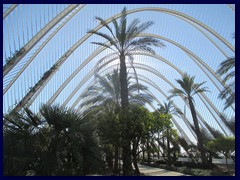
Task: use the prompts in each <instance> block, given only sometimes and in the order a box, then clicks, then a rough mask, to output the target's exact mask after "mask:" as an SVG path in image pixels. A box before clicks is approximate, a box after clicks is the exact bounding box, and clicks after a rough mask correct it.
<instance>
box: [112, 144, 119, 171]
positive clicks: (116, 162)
mask: <svg viewBox="0 0 240 180" xmlns="http://www.w3.org/2000/svg"><path fill="white" fill-rule="evenodd" d="M114 153H115V154H114V167H113V173H114V174H118V171H119V169H118V159H119V157H118V154H119V152H118V146H115V147H114Z"/></svg>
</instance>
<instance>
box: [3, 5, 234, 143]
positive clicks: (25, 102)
mask: <svg viewBox="0 0 240 180" xmlns="http://www.w3.org/2000/svg"><path fill="white" fill-rule="evenodd" d="M84 6H85V5H80V4H74V5H69V6H67V7H66V6H64V8H65V7H66V8H65V9H63V10H62V12H61V13H60V14H58V15H57V16H56V17H52V19H50V21H49V23H47V24H46V25H45V26H44V27H43V28H42V29H41V30H40V31H39V32H38V33H37V34H36V35H35V36H33V38H32V39H31V40H30V41H29V42H27V44H26V45H24V47H23V48H22V49H21V51H20V53H18V54H17V55H16V56H14V58H15V59H14V61H13V63H12V64H8V65H6V64H5V65H4V67H3V69H4V70H3V78H4V83H5V82H6V85H5V84H4V89H3V95H5V94H7V95H8V92H11V93H12V90H15V89H13V88H16V87H15V85H16V84H17V83H16V82H19V79H21V78H20V77H25V76H26V75H25V74H26V73H25V74H24V73H23V72H25V71H26V72H28V71H27V69H28V68H29V65H31V64H32V63H33V62H34V60H35V59H36V60H38V59H37V58H36V57H37V55H38V54H40V52H42V51H43V50H44V47H45V46H46V45H48V44H50V42H51V40H52V39H53V37H54V36H55V35H57V33H58V32H59V31H60V30H61V29H63V28H64V27H65V24H66V23H67V22H68V21H70V20H72V19H73V17H75V16H76V14H77V13H78V12H82V11H81V10H82V8H83V7H84ZM225 6H226V8H227V9H229V11H230V8H231V9H232V11H233V13H232V12H231V14H234V13H235V8H234V6H232V5H230V4H228V5H225ZM16 7H17V4H12V5H11V6H10V7H9V8H8V9H7V10H6V11H5V12H4V13H3V20H4V19H5V18H6V17H7V16H8V15H9V14H10V13H11V12H13V11H14V9H15V8H16ZM84 9H85V8H84ZM140 12H156V13H160V14H161V13H162V14H167V15H169V16H171V17H174V18H177V20H178V21H179V22H180V23H182V22H184V23H187V25H189V26H190V27H192V28H193V29H194V30H196V31H197V32H198V33H200V34H201V36H202V37H203V39H204V41H206V42H207V43H209V44H210V45H211V46H212V48H213V49H214V51H216V53H218V54H219V55H220V56H221V57H223V58H224V57H225V58H226V59H228V58H229V56H231V54H234V53H235V47H234V46H233V45H232V44H231V43H230V41H227V40H226V39H225V38H224V37H226V36H224V35H223V34H221V35H220V34H219V32H217V31H215V30H213V29H212V28H211V26H209V25H207V24H204V23H203V22H201V21H199V20H198V19H196V18H193V17H194V16H193V17H192V16H190V15H188V14H187V13H184V12H180V11H177V10H173V9H167V8H162V7H141V8H134V9H131V10H128V11H127V12H126V14H132V15H136V14H137V13H140ZM12 15H13V14H11V16H12ZM120 16H121V13H118V14H115V15H113V16H111V17H110V16H108V17H109V18H107V19H106V22H107V23H110V22H111V21H112V20H113V19H118V18H119V17H120ZM76 17H77V16H76ZM7 19H9V18H6V19H5V20H7ZM28 20H29V19H28ZM60 21H61V24H60V25H59V26H58V27H57V28H56V29H55V30H54V29H53V28H54V27H56V25H57V24H58V23H59V22H60ZM102 27H103V26H102V25H101V24H99V25H97V26H96V27H95V28H93V30H95V31H98V30H100V29H101V28H102ZM50 30H53V32H52V33H51V34H50V33H49V34H50V35H48V37H47V38H46V40H44V42H43V43H42V44H41V45H40V46H39V47H36V44H37V43H38V42H40V40H41V39H43V37H45V35H46V34H47V33H48V32H50ZM13 32H14V30H13ZM232 33H234V32H232ZM59 34H60V33H59ZM145 36H148V37H153V38H157V39H159V40H162V41H164V42H166V43H169V44H170V45H171V46H172V47H174V48H177V49H178V50H180V51H179V52H183V54H184V56H185V55H186V57H187V60H189V61H191V63H192V62H193V64H194V66H195V65H196V66H195V68H198V70H200V72H201V74H203V76H204V77H207V79H208V80H209V82H211V85H213V88H214V90H216V91H218V92H220V91H221V90H222V88H228V86H227V85H226V84H225V83H224V82H223V81H222V79H221V78H220V77H219V76H218V75H217V74H216V73H215V71H214V70H213V69H214V68H215V67H214V65H212V64H210V63H208V62H207V61H205V59H204V58H203V57H202V56H201V54H200V55H199V54H198V52H194V50H190V49H191V48H189V47H188V46H186V45H183V44H184V43H183V44H182V43H180V41H179V42H178V41H174V40H173V39H170V38H167V37H165V36H163V35H162V36H161V35H160V34H153V33H152V34H151V33H145V34H141V35H140V36H139V37H145ZM15 37H17V36H15ZM69 37H71V36H69ZM90 37H93V36H92V34H85V35H82V34H81V36H80V38H78V39H76V41H74V43H71V46H68V47H70V48H66V49H65V48H64V50H63V55H62V51H61V54H60V56H57V57H60V58H59V59H55V61H54V62H55V63H54V65H53V66H52V67H51V68H50V69H49V70H48V71H46V72H45V73H44V74H43V77H41V78H40V79H39V78H38V79H39V81H38V82H37V83H36V84H35V85H34V87H33V88H32V89H31V90H30V91H28V92H27V93H26V95H24V94H25V92H24V93H23V95H22V96H23V98H21V101H20V102H19V103H17V105H13V106H15V107H14V110H16V111H18V110H20V109H21V108H22V107H23V106H28V107H30V106H31V105H32V104H33V103H35V102H38V101H36V99H37V98H38V97H42V96H39V95H42V94H43V93H42V90H46V88H45V87H46V85H48V83H49V82H50V80H51V79H52V77H54V75H55V74H56V72H57V71H58V70H61V73H64V72H63V70H62V68H61V66H62V65H63V64H64V63H65V62H66V60H67V59H70V58H72V57H70V56H71V55H72V54H73V53H74V52H77V49H78V48H79V47H83V46H84V45H86V41H87V40H88V39H89V38H90ZM171 37H172V36H171ZM14 43H15V41H14ZM106 43H108V42H106ZM233 44H234V43H233ZM88 45H89V44H88ZM9 46H10V44H9ZM89 46H90V45H89ZM35 47H36V49H37V50H35V51H34V53H32V54H30V53H29V52H30V50H31V49H32V48H35ZM105 49H106V48H104V47H100V48H97V49H93V51H92V49H91V51H89V52H91V53H89V55H87V56H86V57H84V61H83V62H81V61H80V62H81V63H80V64H79V65H78V66H77V67H74V68H73V70H71V71H70V73H69V75H68V74H67V76H65V77H64V78H63V81H62V82H63V83H59V84H58V85H57V86H55V87H56V89H54V91H53V92H51V93H50V94H48V96H47V100H46V102H47V104H52V103H54V102H56V100H58V97H59V96H60V95H62V94H63V95H64V96H66V94H68V95H67V96H66V98H65V97H64V98H65V99H62V101H63V103H62V106H66V105H67V104H68V103H69V102H70V101H71V100H73V99H74V98H75V101H74V102H73V104H72V107H74V108H76V107H77V105H78V101H79V98H80V96H79V97H76V94H77V92H78V91H79V90H80V89H81V90H82V89H83V88H82V87H83V86H85V85H87V83H88V82H89V80H90V79H91V77H92V76H94V71H95V69H94V68H93V67H90V68H89V65H90V64H91V62H94V61H95V60H96V58H97V57H98V56H101V55H103V54H101V53H104V52H105ZM29 54H30V57H27V56H26V55H29ZM197 54H198V55H199V56H198V55H197ZM61 55H62V56H61ZM111 55H114V54H108V55H107V56H105V57H104V58H103V59H105V58H110V56H111ZM132 55H133V56H135V55H139V56H143V57H151V58H153V60H154V63H155V60H156V62H161V63H164V65H167V66H168V67H169V68H170V69H172V70H173V71H174V72H175V73H176V72H177V74H179V75H180V76H181V75H183V72H182V70H181V69H180V68H179V67H177V65H176V64H175V63H172V62H175V61H172V62H171V61H170V60H171V59H168V58H163V57H161V56H160V55H159V54H148V53H141V52H134V53H132ZM25 56H26V57H27V58H28V61H25V62H23V61H21V60H23V59H25V58H23V57H25ZM69 57H70V58H69ZM206 57H207V56H206ZM114 60H115V59H110V60H109V61H108V62H104V61H105V60H100V62H99V63H97V66H99V69H101V67H105V66H109V64H108V63H110V62H113V61H114ZM22 62H23V63H25V64H24V65H23V66H21V67H20V64H22ZM34 63H36V62H34ZM39 63H40V62H39ZM134 64H135V65H136V68H138V69H141V70H143V71H147V72H148V73H151V74H155V76H156V78H159V79H160V80H163V81H164V83H166V84H167V85H169V86H171V87H175V86H174V83H173V82H171V81H169V80H168V79H167V77H166V76H164V75H163V74H161V73H159V72H157V71H156V69H155V68H154V67H153V66H154V65H149V66H148V65H146V64H141V63H135V62H134ZM219 64H220V62H219ZM17 65H18V66H17ZM64 65H65V64H64ZM155 65H156V66H157V65H158V63H155ZM91 66H92V65H91ZM212 66H213V67H212ZM14 67H16V68H14ZM18 67H20V68H18ZM46 67H49V66H46ZM112 67H114V65H113V66H112ZM13 68H14V69H13ZM45 69H46V68H45ZM86 69H87V71H89V72H88V73H85V74H86V75H85V76H84V77H81V78H80V79H79V81H78V83H76V84H74V86H72V87H71V90H72V92H71V93H65V94H64V91H65V90H66V88H67V87H69V84H70V83H71V82H74V81H75V80H76V77H77V75H79V74H80V73H81V72H83V71H86ZM105 70H106V69H104V70H103V71H105ZM10 72H11V73H10ZM6 75H8V76H6ZM23 75H24V76H23ZM57 75H58V74H57ZM10 76H11V77H10ZM139 77H140V79H141V81H144V82H145V83H147V84H148V85H149V86H151V87H153V88H154V89H156V90H157V91H158V92H159V93H160V94H162V95H163V96H164V97H167V95H166V94H165V93H164V92H163V90H162V89H161V88H159V87H158V86H157V85H156V84H155V83H154V82H153V81H152V80H151V79H149V78H147V77H145V76H144V75H141V74H140V75H139ZM30 78H31V77H30ZM15 83H16V84H15ZM34 83H35V81H34ZM50 83H52V81H51V82H50ZM50 83H49V84H50ZM23 86H26V87H27V86H28V84H27V83H26V85H25V84H23ZM44 88H45V89H44ZM215 88H216V89H215ZM9 90H10V91H9ZM16 90H17V89H16ZM19 91H21V90H19ZM83 91H84V90H83ZM43 92H44V91H43ZM229 92H230V94H232V95H235V94H234V92H232V91H231V90H230V91H229ZM8 97H9V96H8ZM60 97H61V96H60ZM198 97H199V99H198V100H199V101H201V102H202V103H203V104H204V105H205V110H207V111H208V112H209V113H210V114H211V116H212V118H213V120H214V122H215V123H217V126H218V127H219V128H220V130H221V131H222V132H223V133H224V134H225V135H226V136H228V133H227V132H226V131H225V128H224V127H223V126H222V124H221V123H220V122H219V120H221V118H223V116H222V115H221V112H220V109H219V108H217V107H218V105H216V104H215V103H213V102H212V100H213V99H214V98H215V97H214V96H212V97H211V96H206V95H205V94H204V93H202V94H201V95H199V96H198ZM154 99H156V101H159V99H158V98H157V97H155V98H154ZM214 100H215V99H214ZM11 101H14V96H13V97H11ZM183 102H184V100H183ZM11 103H12V102H11ZM11 103H10V105H11ZM150 106H152V105H150ZM174 106H176V104H174ZM176 107H177V106H176ZM152 108H155V107H154V106H152ZM230 112H235V108H234V106H231V111H230ZM197 116H198V117H199V119H200V121H201V123H202V124H201V125H202V126H203V125H204V126H205V127H206V128H207V129H208V130H209V128H210V127H208V126H209V125H208V124H207V123H206V121H205V120H204V118H203V117H202V116H201V113H199V112H197ZM182 119H183V121H186V122H185V124H186V126H188V128H190V129H189V130H190V131H191V127H190V125H189V124H188V125H187V122H188V120H187V117H182ZM173 121H175V119H174V120H173ZM174 124H175V125H176V126H177V128H178V129H180V131H182V132H183V136H185V139H186V140H187V141H189V139H188V137H187V135H186V134H184V131H183V130H182V129H181V126H179V125H178V123H177V122H174ZM210 133H211V132H210ZM194 135H195V134H194V133H193V136H194Z"/></svg>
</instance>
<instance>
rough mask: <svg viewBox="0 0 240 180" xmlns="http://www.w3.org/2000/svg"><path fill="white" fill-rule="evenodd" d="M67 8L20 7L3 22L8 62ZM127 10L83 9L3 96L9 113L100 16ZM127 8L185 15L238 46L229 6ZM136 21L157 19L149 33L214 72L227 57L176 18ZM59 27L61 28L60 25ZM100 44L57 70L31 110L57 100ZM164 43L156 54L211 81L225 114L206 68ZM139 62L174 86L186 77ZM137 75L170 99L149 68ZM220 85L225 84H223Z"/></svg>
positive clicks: (149, 15)
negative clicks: (80, 66) (168, 11)
mask: <svg viewBox="0 0 240 180" xmlns="http://www.w3.org/2000/svg"><path fill="white" fill-rule="evenodd" d="M66 6H67V5H19V6H18V7H17V8H16V9H15V10H14V11H13V12H12V13H11V14H10V15H9V16H8V19H5V20H4V21H3V35H4V42H3V52H4V53H3V59H5V58H6V57H8V56H9V55H10V49H11V51H12V52H13V50H14V49H19V48H20V47H22V46H23V45H24V41H25V43H26V42H27V39H31V37H33V36H34V35H35V34H36V32H38V31H39V30H40V29H41V28H42V27H44V25H46V24H47V22H48V20H51V18H52V17H54V16H55V15H56V12H60V10H61V9H63V8H64V7H66ZM123 7H124V5H123V4H121V5H117V4H114V5H111V4H109V5H94V4H91V5H86V6H85V7H84V8H83V9H82V10H80V11H79V12H78V13H77V14H76V15H75V16H74V17H73V18H72V19H71V20H70V21H69V22H68V23H67V24H66V25H65V26H64V28H62V29H61V30H60V31H59V32H58V33H57V34H56V35H55V36H54V37H53V38H52V39H51V41H50V42H49V43H48V44H47V45H46V46H45V47H44V48H43V50H42V51H41V52H40V53H39V54H38V55H37V56H36V58H35V59H34V60H33V62H32V63H31V64H30V66H29V67H28V68H27V69H26V70H25V71H24V73H23V74H22V75H21V77H20V78H18V80H17V81H16V82H15V83H14V85H13V86H12V87H11V88H10V89H9V91H8V92H7V93H6V94H5V95H4V96H3V112H4V113H5V112H7V110H8V107H9V106H12V105H13V104H14V103H15V102H16V101H19V100H21V98H22V97H23V96H24V95H25V94H26V92H27V91H28V89H29V88H30V87H32V86H33V85H34V84H35V83H36V82H37V81H38V80H39V79H40V77H41V76H42V75H43V73H44V72H45V71H46V70H48V69H49V68H50V67H51V66H52V65H53V64H54V63H55V62H56V61H57V60H58V59H59V58H60V57H61V56H62V55H63V54H64V53H65V52H66V51H67V50H68V49H69V48H70V47H71V46H72V45H74V44H75V43H76V42H77V41H78V40H79V39H81V38H82V37H83V36H84V35H86V32H87V30H90V29H92V28H94V27H96V26H97V25H98V22H97V21H96V20H95V18H94V17H95V16H99V17H102V18H103V19H106V18H109V17H111V16H113V15H115V14H117V13H119V12H120V11H121V10H122V9H123ZM126 7H127V9H128V10H131V9H136V8H140V7H160V8H167V9H172V10H176V11H179V12H182V13H184V14H187V15H189V16H192V17H193V18H196V19H197V20H198V21H201V22H202V23H204V24H206V25H207V26H209V27H210V28H211V29H213V30H214V31H216V32H218V33H219V34H220V35H221V36H222V37H223V38H224V39H226V40H227V41H228V42H229V43H230V44H231V45H232V46H235V39H234V38H233V33H235V13H234V12H233V11H232V10H231V9H230V8H229V7H228V6H227V5H224V4H213V5H211V4H207V5H204V4H200V5H199V4H193V5H191V4H189V5H188V4H184V5H181V4H177V5H175V4H154V5H151V4H131V5H126ZM40 13H41V14H40ZM44 14H45V16H44ZM48 15H49V16H48ZM44 17H45V18H44ZM134 18H139V19H140V20H141V22H144V21H148V20H153V21H154V22H155V24H154V25H153V26H152V27H150V28H149V29H148V30H147V31H146V32H147V33H151V34H157V35H159V36H163V37H166V38H168V39H170V40H173V41H175V42H176V43H178V44H181V45H182V46H184V47H186V48H188V49H189V50H190V51H192V52H193V53H194V54H195V55H196V56H198V57H199V58H200V59H202V60H203V61H204V62H205V63H206V64H207V65H208V66H209V67H211V68H212V69H213V70H214V71H216V69H217V68H218V65H219V64H220V62H221V61H223V60H225V59H226V57H225V56H224V55H223V54H222V53H221V52H220V51H219V50H218V49H217V48H216V47H214V46H213V45H212V43H211V42H210V41H209V40H208V39H207V38H206V37H205V36H203V35H202V34H201V33H200V32H199V31H198V30H196V28H194V27H193V26H192V25H190V24H189V23H188V22H185V21H183V20H182V19H179V18H178V17H176V16H173V15H171V14H165V13H159V12H154V11H141V12H137V13H133V14H130V15H129V16H128V21H131V20H132V19H134ZM44 19H45V21H44ZM40 22H41V23H40ZM57 26H59V24H58V25H57ZM57 26H56V27H54V28H53V29H52V30H51V31H50V32H49V33H48V34H47V35H46V37H44V38H43V39H42V40H41V41H40V42H39V43H38V44H37V45H36V46H35V47H34V48H33V49H32V50H31V51H30V52H29V53H28V54H27V55H26V56H25V57H24V58H23V59H22V61H21V63H20V64H19V65H18V66H17V67H16V68H14V69H13V71H12V72H11V73H10V74H9V75H8V76H6V77H5V78H4V79H3V85H4V87H6V85H7V84H8V82H9V80H11V78H12V76H13V75H14V74H15V73H16V72H17V71H18V70H19V68H21V67H22V66H23V65H24V63H25V62H27V61H28V60H29V58H30V57H31V55H32V54H33V53H34V52H35V51H36V50H37V48H38V47H39V46H40V45H41V44H42V43H43V42H44V41H45V40H46V38H47V37H48V36H49V35H50V34H51V32H53V31H54V30H55V29H56V28H57ZM201 29H202V28H201ZM104 30H105V29H101V30H100V31H104ZM204 31H205V30H204ZM206 33H207V34H208V36H210V37H213V36H212V35H211V34H210V33H208V32H206ZM18 37H19V38H18ZM23 37H24V39H23ZM213 39H214V41H216V43H217V44H218V45H219V46H220V47H221V48H222V49H223V50H224V52H225V53H226V54H227V55H228V56H229V57H231V56H234V55H235V54H234V53H233V52H232V51H231V50H230V49H229V48H227V47H226V46H225V45H224V44H223V43H221V42H220V41H219V40H217V39H216V38H214V37H213ZM95 41H97V42H104V41H103V40H102V39H99V38H97V37H96V36H91V37H90V38H88V39H87V40H86V41H85V42H84V43H83V44H82V45H81V46H79V47H78V48H77V49H76V50H75V51H74V52H73V53H72V54H71V56H70V57H69V58H68V59H67V60H66V61H65V63H64V64H63V66H61V68H60V69H59V70H58V71H57V72H56V74H55V75H54V77H53V78H52V79H51V80H50V81H49V83H48V85H47V86H46V87H45V88H44V89H43V91H42V92H41V93H40V95H39V96H38V97H37V98H36V100H35V101H34V103H33V104H32V106H31V108H32V109H33V110H34V111H37V110H38V109H39V106H40V104H42V103H46V102H47V101H48V99H49V98H51V96H52V95H53V94H54V92H55V91H56V90H57V88H58V87H60V85H61V84H62V83H63V82H64V81H65V80H66V79H67V77H68V76H70V75H71V73H72V72H74V70H75V69H76V68H77V67H78V66H79V65H81V63H82V62H84V60H85V59H87V57H88V56H89V55H91V53H92V52H94V51H95V50H96V48H97V46H96V45H93V44H91V42H95ZM163 42H164V43H165V45H166V47H165V48H163V49H160V48H154V49H155V51H156V54H157V55H159V56H161V57H162V58H164V59H166V60H168V61H169V62H171V63H172V64H173V65H174V66H176V67H178V68H179V69H181V70H182V71H183V72H187V73H188V74H190V75H192V76H196V82H202V81H206V84H205V86H207V87H208V88H209V90H210V92H209V93H206V96H207V97H208V98H209V99H210V100H211V101H212V102H213V104H214V105H215V106H216V108H217V109H218V110H219V111H220V112H222V110H223V102H222V101H221V100H219V99H218V98H217V96H218V91H217V89H216V87H215V86H214V85H213V83H212V82H211V81H210V80H209V79H208V78H207V76H206V75H205V74H204V73H203V72H202V71H201V70H200V68H199V67H197V66H196V64H195V63H194V62H193V61H192V60H191V58H190V57H189V56H188V55H186V53H184V52H183V51H182V50H181V49H179V48H178V47H176V46H175V45H173V44H171V43H169V42H166V41H163ZM14 44H15V45H14ZM9 47H10V48H9ZM14 47H15V48H14ZM109 52H110V51H103V52H102V53H100V54H99V55H98V56H96V57H95V58H94V59H93V60H92V61H91V62H90V63H89V64H87V65H86V66H85V67H84V68H83V69H82V71H81V72H80V73H78V74H77V75H76V76H75V77H74V79H73V80H72V81H71V82H70V83H69V84H68V85H67V86H66V88H65V89H64V90H63V92H62V93H61V94H60V95H59V96H58V98H57V99H56V100H55V102H54V103H60V104H61V103H63V102H64V101H65V99H66V98H67V97H68V96H69V95H70V93H71V92H72V91H73V90H74V88H75V87H76V86H77V84H78V83H79V82H80V81H81V80H82V79H83V78H84V76H85V75H86V74H87V73H88V72H89V71H90V70H91V69H92V68H94V66H95V64H96V63H97V61H98V60H99V59H101V58H102V57H104V56H105V55H106V54H107V53H109ZM5 55H6V56H5ZM134 61H136V62H140V63H143V64H146V65H148V66H151V67H153V68H154V69H156V70H157V71H159V72H160V73H161V74H163V75H164V76H165V77H167V78H168V79H169V80H170V81H171V82H172V83H173V84H174V85H176V82H175V79H180V78H181V76H180V74H179V73H178V72H176V71H175V70H174V69H173V68H171V67H169V66H168V65H166V64H165V63H163V62H161V61H159V60H156V59H155V58H152V57H148V56H135V60H134ZM3 64H4V63H3ZM14 71H15V72H14ZM137 71H138V73H139V74H142V75H145V76H146V77H150V78H151V79H152V80H153V81H154V82H155V83H156V84H157V85H158V86H159V87H160V88H161V89H162V90H163V91H164V92H165V93H166V94H168V95H169V93H168V91H169V90H170V89H171V87H170V86H169V85H168V84H167V83H166V82H164V81H163V80H161V79H159V78H158V77H157V76H155V75H153V74H151V73H149V72H146V71H143V70H137ZM210 76H211V75H210ZM91 80H92V78H91V79H90V80H89V81H87V83H86V84H84V85H83V86H82V87H81V88H80V89H79V91H78V92H77V93H76V95H75V96H74V97H73V98H72V99H71V100H70V102H69V103H68V104H67V106H71V105H72V104H73V103H74V101H75V100H76V99H77V98H78V95H80V94H81V92H82V91H83V90H84V88H85V87H86V86H87V85H88V83H89V82H91ZM216 83H217V84H219V83H218V82H216ZM143 84H144V83H143ZM176 86H177V85H176ZM177 87H179V86H177ZM149 90H151V92H153V94H155V95H156V96H157V98H158V100H159V101H161V102H163V101H166V98H165V97H163V95H161V94H160V93H159V92H158V91H156V90H155V89H154V88H152V87H149ZM174 102H175V103H176V104H177V105H178V106H179V108H183V107H184V103H183V101H182V100H181V99H180V98H174ZM195 103H196V109H197V110H198V111H199V113H200V114H201V115H202V116H203V118H204V119H205V120H206V121H207V122H208V123H209V124H210V125H211V126H213V127H215V128H219V127H218V126H217V125H216V123H214V121H213V117H212V115H211V113H210V112H209V111H208V110H207V109H206V107H205V105H204V104H203V103H202V102H201V101H200V100H199V98H198V97H197V96H196V97H195ZM225 113H226V114H227V115H228V117H231V116H233V115H235V112H233V111H232V110H231V109H228V110H226V111H225ZM187 117H188V118H189V119H191V114H190V111H189V110H187ZM176 119H177V120H178V121H179V123H180V124H181V125H182V126H183V127H184V128H185V129H186V127H185V125H184V124H183V123H182V120H181V119H179V118H176ZM190 121H191V120H190ZM186 131H188V130H186ZM190 136H191V135H190ZM191 138H192V137H191Z"/></svg>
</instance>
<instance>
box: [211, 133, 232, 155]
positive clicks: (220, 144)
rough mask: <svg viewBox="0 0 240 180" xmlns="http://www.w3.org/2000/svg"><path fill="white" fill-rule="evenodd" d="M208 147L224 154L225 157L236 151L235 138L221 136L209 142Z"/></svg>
mask: <svg viewBox="0 0 240 180" xmlns="http://www.w3.org/2000/svg"><path fill="white" fill-rule="evenodd" d="M207 147H208V149H211V150H213V151H218V152H222V153H223V154H224V155H228V153H229V152H230V151H234V150H235V138H233V137H224V136H220V137H218V138H217V139H214V140H212V141H209V142H208V143H207Z"/></svg>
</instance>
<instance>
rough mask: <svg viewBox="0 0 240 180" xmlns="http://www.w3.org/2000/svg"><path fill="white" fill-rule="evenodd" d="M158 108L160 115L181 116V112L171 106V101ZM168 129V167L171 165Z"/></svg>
mask: <svg viewBox="0 0 240 180" xmlns="http://www.w3.org/2000/svg"><path fill="white" fill-rule="evenodd" d="M159 106H160V108H159V109H158V111H159V113H162V114H171V115H177V116H179V115H180V114H183V113H182V111H181V110H180V109H178V108H175V107H174V106H173V101H168V103H166V102H164V103H163V104H159ZM169 130H170V129H169V128H167V131H166V133H167V156H168V161H167V162H168V164H169V165H170V163H171V160H170V158H171V155H170V154H171V152H170V139H169V137H170V133H169Z"/></svg>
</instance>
